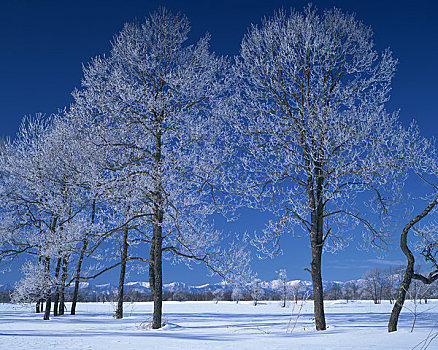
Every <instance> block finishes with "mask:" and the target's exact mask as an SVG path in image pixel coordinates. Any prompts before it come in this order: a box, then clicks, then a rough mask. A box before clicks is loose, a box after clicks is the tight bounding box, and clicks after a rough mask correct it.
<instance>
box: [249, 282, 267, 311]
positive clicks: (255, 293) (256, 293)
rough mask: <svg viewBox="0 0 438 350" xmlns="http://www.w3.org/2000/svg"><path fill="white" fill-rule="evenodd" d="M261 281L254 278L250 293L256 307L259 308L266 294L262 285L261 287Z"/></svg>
mask: <svg viewBox="0 0 438 350" xmlns="http://www.w3.org/2000/svg"><path fill="white" fill-rule="evenodd" d="M260 282H261V280H260V279H259V278H254V279H253V280H252V281H251V285H250V293H251V297H252V300H253V303H254V306H257V304H258V302H259V300H260V298H261V297H262V296H263V295H264V294H265V292H264V291H263V289H262V287H261V285H260Z"/></svg>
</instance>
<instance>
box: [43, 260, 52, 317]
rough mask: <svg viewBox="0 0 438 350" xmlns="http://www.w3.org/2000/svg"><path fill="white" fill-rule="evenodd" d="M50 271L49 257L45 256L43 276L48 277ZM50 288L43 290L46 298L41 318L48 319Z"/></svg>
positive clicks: (50, 303) (50, 300)
mask: <svg viewBox="0 0 438 350" xmlns="http://www.w3.org/2000/svg"><path fill="white" fill-rule="evenodd" d="M49 273H50V258H47V257H46V258H45V259H44V274H45V276H44V277H45V278H48V276H49ZM50 289H51V288H49V289H48V290H46V292H45V299H46V308H45V310H44V316H43V320H50V308H51V305H52V298H51V290H50Z"/></svg>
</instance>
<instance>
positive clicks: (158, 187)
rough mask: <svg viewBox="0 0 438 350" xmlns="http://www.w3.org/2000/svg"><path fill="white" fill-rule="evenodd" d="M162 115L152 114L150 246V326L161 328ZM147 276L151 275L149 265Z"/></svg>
mask: <svg viewBox="0 0 438 350" xmlns="http://www.w3.org/2000/svg"><path fill="white" fill-rule="evenodd" d="M162 118H163V115H162V114H161V115H158V114H155V115H154V119H155V154H154V194H153V199H154V207H153V222H152V231H153V238H152V246H151V255H152V254H153V266H152V267H153V271H152V272H153V276H152V277H153V285H151V289H153V298H154V314H153V317H152V328H153V329H158V328H161V316H162V309H163V270H162V254H163V251H162V249H163V236H162V233H163V232H162V231H163V226H162V225H163V216H164V210H163V205H164V199H163V187H162V169H161V162H162V159H161V123H162ZM149 277H151V267H149Z"/></svg>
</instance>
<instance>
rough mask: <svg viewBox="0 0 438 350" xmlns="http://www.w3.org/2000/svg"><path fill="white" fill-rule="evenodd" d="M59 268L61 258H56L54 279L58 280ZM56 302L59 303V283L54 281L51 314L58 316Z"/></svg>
mask: <svg viewBox="0 0 438 350" xmlns="http://www.w3.org/2000/svg"><path fill="white" fill-rule="evenodd" d="M60 270H61V258H58V262H57V264H56V269H55V280H56V281H57V280H58V277H59V271H60ZM58 303H59V283H56V288H55V299H54V300H53V316H58Z"/></svg>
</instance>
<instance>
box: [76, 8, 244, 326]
mask: <svg viewBox="0 0 438 350" xmlns="http://www.w3.org/2000/svg"><path fill="white" fill-rule="evenodd" d="M189 30H190V26H189V22H188V20H187V18H186V17H185V16H182V15H179V14H178V15H174V14H172V13H171V12H169V11H168V10H166V9H160V10H158V11H156V12H154V13H152V14H151V15H150V16H149V17H148V18H147V19H146V20H145V22H144V23H143V24H126V25H125V27H124V29H123V30H122V31H121V32H120V33H119V34H118V35H117V36H116V37H115V38H114V41H113V45H112V50H111V54H110V55H109V56H108V57H98V58H96V59H94V60H93V61H92V62H91V63H90V64H89V65H88V66H87V67H86V68H85V69H84V79H83V86H84V89H82V90H80V91H77V92H76V93H75V100H76V107H75V113H74V117H77V118H82V119H83V125H87V126H92V128H90V129H89V132H90V133H92V134H94V135H95V136H94V139H93V142H95V143H96V142H97V144H98V145H99V147H100V148H101V152H102V155H103V157H102V158H104V159H105V161H104V162H102V165H103V166H102V168H101V169H102V172H103V173H110V174H111V176H110V178H109V180H110V181H108V183H107V185H108V186H109V188H116V189H117V191H125V190H124V189H125V188H126V187H127V186H128V187H129V188H130V189H131V190H130V192H129V193H127V192H126V196H125V197H128V198H129V201H130V202H133V203H135V204H136V205H134V206H131V207H132V208H138V210H137V211H136V214H137V217H141V220H142V221H143V224H142V226H141V229H140V228H138V229H137V230H138V231H139V233H140V236H141V237H138V238H137V241H138V242H143V243H145V244H147V245H148V248H149V256H148V257H147V258H143V261H147V262H148V263H149V282H150V288H151V291H152V294H153V297H154V314H153V322H152V327H153V328H160V327H161V315H162V286H163V282H162V278H163V277H162V259H163V254H164V255H167V256H173V257H174V258H175V259H177V260H179V261H184V262H189V261H197V262H203V263H205V264H207V266H208V267H209V268H210V269H211V270H213V271H215V272H217V273H219V274H220V275H221V276H223V277H225V276H228V277H229V278H231V279H232V277H231V276H237V275H239V272H238V267H239V266H240V267H242V268H245V266H246V264H247V261H248V259H246V258H243V257H242V254H244V253H243V250H242V249H240V248H237V247H236V246H234V248H237V249H234V250H230V251H231V252H232V253H230V254H226V253H225V252H224V250H223V249H220V248H219V246H218V242H219V240H220V238H221V236H222V235H221V233H220V232H218V231H217V230H215V229H214V227H213V226H212V225H211V224H210V223H209V221H208V220H207V217H208V216H209V215H210V214H212V213H213V212H214V211H215V210H216V209H217V203H218V202H216V197H215V194H219V197H220V196H221V193H222V192H223V191H221V190H222V189H223V188H226V187H227V185H228V180H227V179H226V177H224V176H223V172H222V171H221V168H222V164H223V163H224V162H226V161H229V158H230V152H229V149H230V144H229V142H228V141H229V140H228V136H227V135H228V134H229V132H228V131H227V130H226V129H225V126H226V123H223V118H221V115H220V114H218V113H216V112H219V109H218V108H217V104H218V101H219V100H220V96H221V94H224V92H225V87H226V84H225V79H224V76H225V71H226V70H227V66H228V63H227V61H226V60H225V59H221V58H217V57H216V56H215V55H214V54H212V53H211V52H210V51H209V48H208V43H209V37H208V35H207V36H205V37H203V38H201V39H200V40H199V41H198V43H196V44H194V45H188V44H187V36H188V33H189ZM215 106H216V107H215ZM212 197H213V198H212ZM144 223H147V224H148V227H146V225H144Z"/></svg>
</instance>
